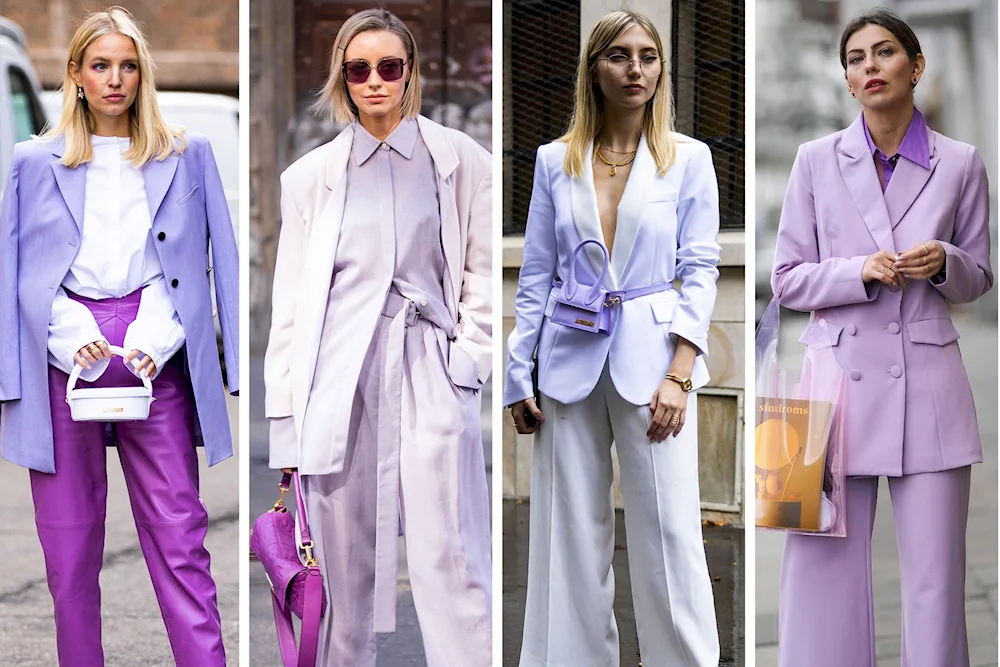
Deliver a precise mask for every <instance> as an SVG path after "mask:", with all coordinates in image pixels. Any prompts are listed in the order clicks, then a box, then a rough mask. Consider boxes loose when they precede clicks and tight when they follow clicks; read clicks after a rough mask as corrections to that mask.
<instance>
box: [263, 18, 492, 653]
mask: <svg viewBox="0 0 1000 667" xmlns="http://www.w3.org/2000/svg"><path fill="white" fill-rule="evenodd" d="M317 107H318V108H319V109H321V110H324V111H327V112H329V113H332V114H333V115H334V116H335V117H336V118H337V119H338V120H340V121H341V122H347V123H349V125H348V127H347V128H346V129H345V130H344V131H343V132H342V133H341V134H340V135H338V136H337V137H336V138H335V139H334V140H333V141H331V142H330V143H327V144H325V145H323V146H320V147H319V148H317V149H315V150H313V151H312V152H310V153H308V154H307V155H305V156H304V157H302V158H301V159H299V160H298V161H296V162H295V163H294V164H292V165H291V166H290V167H289V168H288V169H287V171H285V173H284V174H283V175H282V177H281V191H282V193H281V198H282V225H281V237H280V240H279V243H278V255H277V261H276V264H275V272H274V296H273V304H274V305H273V315H272V327H271V334H270V340H269V343H268V349H267V355H266V358H265V368H264V379H265V384H266V389H267V394H266V413H267V417H268V418H269V419H270V420H271V440H270V447H271V461H270V463H271V467H274V468H294V467H297V468H298V470H299V473H300V475H301V476H302V480H303V490H304V493H305V503H306V506H307V510H308V515H309V522H310V527H311V529H312V537H313V540H314V542H315V543H316V554H317V557H318V559H319V563H320V568H321V570H322V572H323V575H324V580H325V586H326V595H327V598H328V600H329V606H328V608H327V612H326V615H325V616H324V619H323V626H322V628H321V631H320V642H319V643H320V646H319V656H320V660H319V663H320V664H323V665H338V666H343V667H365V666H370V667H374V665H375V634H374V633H376V632H391V631H393V630H394V629H395V609H396V570H397V567H396V566H397V563H396V554H397V547H396V545H397V539H398V536H399V534H400V531H402V533H403V535H404V536H405V540H406V554H407V567H408V571H409V576H410V582H411V584H412V587H413V601H414V604H415V606H416V610H417V616H418V618H419V620H420V628H421V632H422V634H423V643H424V650H425V651H426V654H427V664H428V665H430V667H446V666H447V667H450V666H452V665H466V666H469V667H480V666H482V667H485V666H487V665H490V664H491V637H490V595H491V589H490V576H491V575H490V571H491V563H490V534H489V499H488V494H487V487H486V475H485V464H484V461H483V447H482V432H481V421H480V412H479V411H480V396H479V388H480V387H481V386H482V383H483V382H484V381H485V380H486V378H487V377H488V375H489V373H490V345H491V343H490V340H491V338H490V337H491V333H492V331H491V303H490V293H491V286H490V266H491V253H490V226H491V225H490V222H491V217H492V211H491V202H492V199H491V179H490V157H489V154H488V153H487V152H486V151H485V150H483V149H482V148H481V147H480V146H478V145H477V144H476V143H475V142H474V141H472V139H470V138H469V137H467V136H465V135H464V134H462V133H461V132H458V131H455V130H451V129H447V128H444V127H441V126H440V125H437V124H436V123H434V122H432V121H430V120H429V119H427V118H424V117H423V116H420V115H418V113H419V110H420V70H419V67H418V54H417V46H416V43H415V41H414V39H413V35H412V33H411V32H410V30H409V29H408V28H407V27H406V25H404V24H403V22H402V21H400V20H399V19H398V18H397V17H396V16H394V15H393V14H391V13H390V12H388V11H386V10H383V9H371V10H366V11H361V12H358V13H357V14H354V15H353V16H351V18H349V19H348V20H347V21H346V22H345V23H344V25H343V27H342V28H341V29H340V32H339V33H338V34H337V38H336V40H335V41H334V44H333V58H332V63H331V65H330V78H329V81H328V82H327V84H326V87H325V89H324V90H323V93H322V95H321V97H320V100H319V102H318V103H317Z"/></svg>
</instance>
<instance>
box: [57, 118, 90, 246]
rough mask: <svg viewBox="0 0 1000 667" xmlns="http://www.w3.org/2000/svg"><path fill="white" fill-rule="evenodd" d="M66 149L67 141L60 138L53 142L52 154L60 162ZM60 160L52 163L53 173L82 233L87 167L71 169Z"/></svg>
mask: <svg viewBox="0 0 1000 667" xmlns="http://www.w3.org/2000/svg"><path fill="white" fill-rule="evenodd" d="M65 149H66V139H65V138H64V137H59V138H58V139H55V140H54V141H53V145H52V154H53V155H54V156H56V157H57V158H60V160H61V159H62V156H63V155H64V154H65ZM60 160H56V161H55V162H53V163H52V173H53V175H54V176H55V179H56V185H58V186H59V192H60V193H61V194H62V197H63V201H65V202H66V207H67V208H68V209H69V212H70V214H71V215H72V216H73V221H74V222H76V228H77V230H79V231H81V232H82V231H83V211H84V204H85V202H86V193H87V167H86V165H81V166H79V167H76V168H75V169H70V168H69V167H67V166H66V165H64V164H63V163H62V162H61V161H60Z"/></svg>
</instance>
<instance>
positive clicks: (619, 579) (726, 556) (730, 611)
mask: <svg viewBox="0 0 1000 667" xmlns="http://www.w3.org/2000/svg"><path fill="white" fill-rule="evenodd" d="M615 514H616V524H615V555H614V559H613V561H612V565H613V567H614V571H615V606H614V609H615V618H616V619H617V621H618V633H619V641H620V642H621V667H636V666H638V665H640V662H639V640H638V637H637V636H636V629H635V614H634V612H633V610H632V586H631V579H630V578H629V569H628V552H627V550H626V545H625V521H624V514H623V513H622V511H621V510H619V511H617V512H616V513H615ZM702 530H703V534H704V537H705V553H706V555H707V557H708V569H709V574H710V575H711V577H712V588H713V591H714V593H715V614H716V620H717V622H718V625H719V639H720V644H721V647H722V655H721V660H720V662H719V665H720V667H742V665H744V664H745V660H744V655H745V653H744V642H743V628H744V626H743V613H744V601H743V591H744V585H743V584H744V576H743V573H744V569H743V567H744V558H743V529H742V528H734V527H732V526H714V525H704V526H703V529H702ZM527 580H528V503H527V501H520V500H505V501H504V503H503V667H517V661H518V657H519V654H520V651H521V634H522V624H523V622H524V603H525V593H526V590H527ZM653 667H660V666H653Z"/></svg>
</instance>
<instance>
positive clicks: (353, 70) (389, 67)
mask: <svg viewBox="0 0 1000 667" xmlns="http://www.w3.org/2000/svg"><path fill="white" fill-rule="evenodd" d="M405 66H406V61H405V60H403V59H402V58H382V60H380V61H378V64H377V65H375V71H376V72H378V76H379V78H380V79H382V80H383V81H399V80H400V79H402V78H403V68H404V67H405ZM371 75H372V66H371V65H369V64H368V62H367V61H365V60H348V61H347V62H345V63H344V78H345V79H347V82H348V83H364V82H365V81H367V80H368V77H370V76H371Z"/></svg>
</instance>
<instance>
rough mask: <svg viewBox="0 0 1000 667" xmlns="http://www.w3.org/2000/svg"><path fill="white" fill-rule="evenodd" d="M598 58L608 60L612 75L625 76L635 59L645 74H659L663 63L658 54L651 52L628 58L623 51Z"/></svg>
mask: <svg viewBox="0 0 1000 667" xmlns="http://www.w3.org/2000/svg"><path fill="white" fill-rule="evenodd" d="M598 60H606V61H607V62H608V71H609V72H611V74H613V75H614V76H625V75H626V74H628V70H629V67H630V66H631V65H632V63H633V62H635V61H638V62H639V70H640V71H641V72H642V73H643V75H645V76H654V75H656V74H659V73H660V69H662V65H663V61H662V60H660V56H658V55H655V54H652V53H647V54H646V55H644V56H642V57H641V58H629V57H628V56H627V55H625V54H624V53H612V54H611V55H610V56H603V57H601V58H598Z"/></svg>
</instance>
